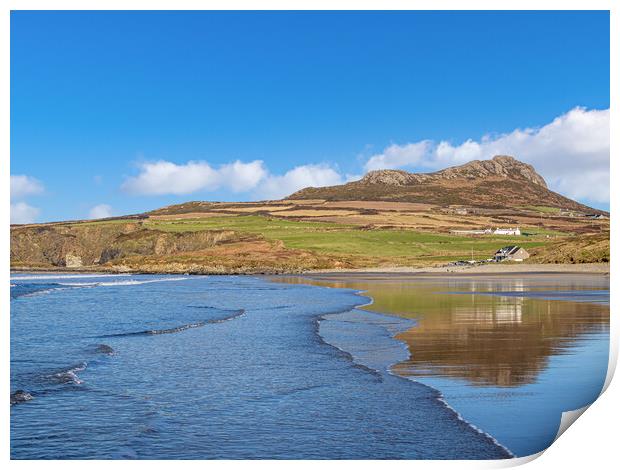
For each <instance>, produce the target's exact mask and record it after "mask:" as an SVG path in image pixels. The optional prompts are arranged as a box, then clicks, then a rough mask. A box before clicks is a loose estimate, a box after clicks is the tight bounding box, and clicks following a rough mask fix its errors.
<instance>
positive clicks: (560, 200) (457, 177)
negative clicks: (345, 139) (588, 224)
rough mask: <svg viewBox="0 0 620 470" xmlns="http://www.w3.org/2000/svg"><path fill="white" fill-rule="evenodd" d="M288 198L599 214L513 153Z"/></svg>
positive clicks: (384, 173)
mask: <svg viewBox="0 0 620 470" xmlns="http://www.w3.org/2000/svg"><path fill="white" fill-rule="evenodd" d="M287 199H289V200H297V199H322V200H327V201H352V200H360V201H394V202H415V203H425V204H433V205H439V206H449V205H464V206H474V207H487V208H502V209H510V208H522V207H524V206H549V207H558V208H564V209H571V210H578V211H588V212H600V211H596V210H594V209H591V208H589V207H587V206H584V205H583V204H580V203H578V202H576V201H573V200H571V199H568V198H566V197H564V196H562V195H561V194H558V193H555V192H553V191H550V190H549V189H548V188H547V183H546V182H545V180H544V178H543V177H542V176H541V175H539V174H538V173H537V172H536V170H535V169H534V167H532V165H528V164H527V163H523V162H520V161H519V160H517V159H516V158H514V157H511V156H508V155H497V156H495V157H493V158H492V159H490V160H474V161H471V162H469V163H466V164H464V165H459V166H454V167H450V168H446V169H444V170H440V171H436V172H434V173H409V172H407V171H402V170H376V171H371V172H369V173H368V174H366V175H365V176H364V177H363V178H362V179H361V180H359V181H353V182H351V183H347V184H343V185H339V186H328V187H322V188H305V189H302V190H300V191H297V192H296V193H294V194H291V195H290V196H289V197H288V198H287Z"/></svg>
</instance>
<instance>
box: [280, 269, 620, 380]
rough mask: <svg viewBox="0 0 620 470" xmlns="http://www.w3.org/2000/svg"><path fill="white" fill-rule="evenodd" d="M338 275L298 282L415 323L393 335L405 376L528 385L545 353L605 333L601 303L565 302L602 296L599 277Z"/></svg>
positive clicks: (604, 281)
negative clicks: (405, 349)
mask: <svg viewBox="0 0 620 470" xmlns="http://www.w3.org/2000/svg"><path fill="white" fill-rule="evenodd" d="M344 277H345V275H322V276H316V277H312V278H311V279H303V280H299V281H301V282H304V283H311V284H315V285H322V286H329V287H343V288H350V289H357V290H362V291H367V294H368V295H369V296H370V297H372V299H373V304H372V305H369V306H367V307H365V308H366V309H368V310H373V311H377V312H381V313H388V314H396V315H399V316H402V317H406V318H412V319H415V320H416V321H417V325H416V326H414V327H413V328H411V329H409V330H407V331H405V332H403V333H400V334H399V335H398V336H397V338H398V339H400V340H402V341H405V342H406V343H407V345H408V346H409V350H410V353H411V357H410V358H409V359H408V360H406V361H404V362H401V363H399V364H396V365H394V366H393V367H392V370H393V371H394V372H396V373H398V374H400V375H405V376H413V377H429V376H439V377H450V378H455V379H462V380H465V381H467V382H468V383H469V384H472V385H476V386H499V387H516V386H521V385H524V384H530V383H533V382H535V381H536V378H537V376H538V375H539V374H540V372H541V371H542V370H544V369H545V368H546V367H547V365H548V360H549V358H550V357H551V356H553V355H560V354H567V353H570V352H571V347H572V346H573V345H574V344H575V342H576V341H577V340H579V339H581V338H584V337H585V336H586V335H588V334H591V333H605V332H607V331H608V328H609V306H608V305H606V304H605V302H604V301H603V302H600V303H586V302H573V301H569V299H570V298H571V292H572V291H577V292H579V291H581V292H583V291H588V292H594V293H595V294H596V293H600V294H602V295H601V296H598V297H597V298H599V299H600V298H601V297H602V298H604V297H605V296H607V297H608V289H609V284H608V283H609V280H608V278H605V277H604V276H582V275H561V276H557V275H556V276H550V275H532V274H530V275H527V277H526V278H524V277H523V276H521V277H516V276H494V277H493V278H488V277H485V278H480V277H476V276H471V277H465V276H458V277H457V276H454V277H446V276H443V277H441V278H439V277H433V276H427V277H424V276H402V275H401V276H395V275H385V276H381V275H374V276H368V275H367V276H366V277H364V278H359V277H357V276H351V275H346V278H347V279H345V278H344ZM287 281H288V282H291V281H292V279H288V280H287ZM545 292H550V295H549V297H550V298H554V299H555V298H557V294H555V295H552V293H557V292H562V298H563V299H564V300H549V299H547V298H544V295H545ZM493 293H498V294H499V295H489V294H493ZM530 293H531V294H532V295H534V294H535V295H536V297H534V298H530V297H527V296H528V295H530ZM502 294H504V295H502ZM517 295H524V297H520V296H517Z"/></svg>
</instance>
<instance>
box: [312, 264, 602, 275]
mask: <svg viewBox="0 0 620 470" xmlns="http://www.w3.org/2000/svg"><path fill="white" fill-rule="evenodd" d="M326 273H334V274H338V273H386V274H388V273H394V274H398V273H403V274H411V273H420V274H442V273H450V274H468V275H469V274H512V273H515V274H528V273H529V274H534V273H588V274H609V263H583V264H516V263H510V264H508V263H506V264H499V263H489V264H479V265H474V266H440V267H423V268H416V267H378V268H362V269H341V270H333V269H332V270H314V271H308V272H307V274H326Z"/></svg>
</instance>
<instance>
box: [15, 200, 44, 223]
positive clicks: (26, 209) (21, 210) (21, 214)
mask: <svg viewBox="0 0 620 470" xmlns="http://www.w3.org/2000/svg"><path fill="white" fill-rule="evenodd" d="M39 212H40V210H39V209H38V208H36V207H32V206H29V205H28V204H26V203H25V202H16V203H15V204H11V223H12V224H31V223H33V222H34V221H35V220H36V218H37V217H38V216H39Z"/></svg>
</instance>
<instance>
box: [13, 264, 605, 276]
mask: <svg viewBox="0 0 620 470" xmlns="http://www.w3.org/2000/svg"><path fill="white" fill-rule="evenodd" d="M10 273H11V274H19V273H39V274H108V275H110V274H111V275H119V274H124V275H129V276H130V275H136V274H160V275H166V274H176V275H190V276H191V275H200V276H308V275H310V276H311V275H314V274H332V275H337V274H356V273H359V274H425V275H437V274H451V275H453V274H457V275H459V274H463V275H469V274H547V273H565V274H585V273H587V274H603V275H609V273H610V263H581V264H533V263H532V264H527V263H526V264H516V263H510V264H503V263H502V264H498V263H493V264H482V265H475V266H437V267H432V266H428V267H409V266H394V267H375V268H354V269H346V268H345V269H314V270H307V271H286V272H285V271H282V272H269V271H268V270H265V271H261V270H257V271H255V272H234V271H233V272H221V271H217V272H201V273H196V272H181V271H157V272H154V271H139V270H136V271H127V270H117V271H115V270H97V269H96V267H94V266H93V267H92V269H89V268H85V269H71V268H69V269H66V268H61V267H58V268H41V267H19V268H14V267H11V268H10Z"/></svg>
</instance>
